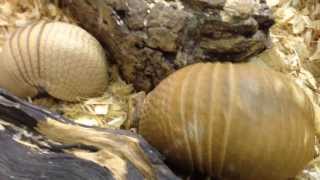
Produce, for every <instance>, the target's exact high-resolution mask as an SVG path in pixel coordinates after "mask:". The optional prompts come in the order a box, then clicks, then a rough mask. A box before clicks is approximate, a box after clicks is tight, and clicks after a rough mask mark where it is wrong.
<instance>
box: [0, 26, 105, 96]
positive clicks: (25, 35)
mask: <svg viewBox="0 0 320 180" xmlns="http://www.w3.org/2000/svg"><path fill="white" fill-rule="evenodd" d="M107 67H108V64H107V61H106V58H105V54H104V50H103V48H102V47H101V45H100V44H99V42H98V41H97V40H96V39H95V38H94V37H93V36H92V35H90V34H89V33H88V32H86V31H85V30H83V29H81V28H80V27H78V26H76V25H71V24H67V23H63V22H47V21H40V22H37V23H34V24H31V25H28V26H26V27H24V28H21V29H18V30H17V31H16V32H15V33H13V34H12V35H11V36H10V38H9V39H8V40H7V42H6V43H5V45H4V47H3V52H2V55H1V59H0V87H1V88H4V89H7V90H8V91H10V92H12V93H13V94H15V95H17V96H20V97H27V96H30V97H32V96H35V95H37V94H38V93H39V92H41V91H45V92H47V93H48V94H49V95H51V96H53V97H56V98H58V99H62V100H66V101H76V100H78V99H79V98H81V97H92V96H97V95H99V94H101V93H103V92H104V90H105V89H106V87H107V83H108V74H107Z"/></svg>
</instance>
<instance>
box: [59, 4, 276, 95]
mask: <svg viewBox="0 0 320 180" xmlns="http://www.w3.org/2000/svg"><path fill="white" fill-rule="evenodd" d="M59 2H60V5H61V7H63V9H64V11H65V12H66V13H69V14H70V15H71V16H72V17H74V19H76V20H77V21H78V23H79V25H81V26H82V27H83V28H85V29H86V30H88V31H89V32H90V33H91V34H93V35H94V36H95V37H96V38H97V39H98V40H99V41H100V42H101V43H102V45H103V46H104V47H105V49H106V51H107V53H108V55H109V56H110V59H113V61H114V62H115V63H117V64H118V65H119V68H120V72H121V74H122V76H123V78H124V79H125V80H126V81H127V82H130V83H132V84H133V85H134V86H135V88H136V89H138V90H146V91H149V90H151V89H152V88H153V87H154V86H155V85H157V84H158V83H159V82H160V81H161V80H162V79H163V78H164V77H166V76H167V75H168V74H170V73H172V72H173V71H175V70H176V69H179V68H181V67H184V66H186V65H188V64H193V63H196V62H199V61H217V60H221V61H236V62H238V61H246V60H247V57H249V56H252V55H255V54H257V53H259V52H261V51H263V50H264V49H265V48H266V47H267V45H268V43H269V41H268V36H269V35H268V29H269V27H270V26H271V25H272V24H273V18H272V15H271V10H270V9H269V8H268V6H267V5H266V3H265V1H251V0H248V1H243V0H217V1H208V0H175V1H167V0H157V1H155V0H90V1H89V0H84V1H76V0H73V1H72V0H60V1H59Z"/></svg>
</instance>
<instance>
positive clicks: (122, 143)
mask: <svg viewBox="0 0 320 180" xmlns="http://www.w3.org/2000/svg"><path fill="white" fill-rule="evenodd" d="M0 118H1V119H3V120H5V121H6V122H7V123H10V124H14V125H15V126H19V127H23V126H25V127H28V130H29V131H30V132H33V133H39V134H40V135H42V136H43V137H44V138H45V139H47V142H48V143H49V146H48V147H47V148H48V149H49V150H51V151H52V150H54V151H56V150H60V151H62V152H66V153H68V154H72V155H73V157H74V158H75V159H76V160H74V161H75V164H77V161H79V163H81V162H82V161H84V160H87V161H84V162H88V161H90V162H94V163H95V165H96V166H97V165H100V166H101V167H105V168H106V169H105V172H104V173H106V174H110V173H109V171H110V172H111V174H112V177H114V178H115V179H143V178H145V179H178V177H176V176H175V175H174V174H173V173H172V171H171V170H170V169H169V168H168V167H167V166H166V165H165V164H164V163H163V161H162V159H161V155H160V154H159V153H158V152H157V151H156V150H155V149H154V148H152V147H151V146H150V145H149V144H148V143H147V142H146V141H145V140H144V139H143V138H142V137H140V136H139V135H137V134H134V133H132V132H130V131H125V130H112V129H102V128H91V127H86V126H83V125H78V124H76V123H74V122H72V121H70V120H68V119H66V118H64V117H62V116H61V115H59V114H56V113H53V112H50V111H48V110H45V109H42V108H40V107H37V106H35V105H32V104H30V103H27V102H25V101H23V100H21V99H19V98H17V97H15V96H13V95H11V94H9V93H8V92H6V91H4V90H1V89H0ZM7 139H8V137H7ZM9 139H10V138H9ZM8 141H9V140H8ZM52 141H53V142H54V143H52ZM38 143H39V144H41V143H40V142H38ZM14 146H16V145H14ZM1 147H3V146H1ZM14 148H15V149H19V148H18V146H16V147H14ZM17 151H18V150H17ZM20 151H23V152H21V155H22V159H26V158H28V157H25V156H26V154H28V151H27V150H26V149H22V150H20ZM9 153H10V151H9ZM23 153H24V154H23ZM11 156H12V158H13V159H14V154H12V155H11ZM34 156H39V154H34ZM52 156H55V155H54V154H52ZM65 156H66V157H69V156H70V155H65ZM18 157H19V156H17V158H18ZM62 157H63V156H62ZM76 157H77V158H78V159H77V158H76ZM29 158H32V156H31V157H29ZM38 158H39V159H40V160H42V161H44V162H42V163H45V160H46V157H38ZM62 159H63V158H62ZM80 159H84V160H81V161H80ZM40 160H39V162H40ZM61 162H63V161H62V160H61ZM21 163H22V164H23V162H21ZM36 165H37V164H35V166H36ZM89 165H90V166H93V165H92V163H91V164H90V163H89V164H87V166H89ZM0 166H4V168H10V167H8V166H9V164H0ZM57 166H58V165H57ZM70 168H71V167H70ZM96 168H98V167H96ZM66 169H67V168H66ZM74 169H75V170H78V171H79V172H77V173H79V174H81V171H84V172H86V171H85V170H84V169H81V168H78V169H76V168H74ZM98 170H99V168H98V169H96V170H95V171H98ZM108 170H109V171H108ZM35 171H39V173H40V172H41V171H42V169H41V166H39V168H38V169H37V168H35ZM99 171H101V170H99ZM61 173H62V172H61ZM93 173H94V172H93ZM48 175H50V173H49V174H48ZM93 175H94V174H93ZM64 176H65V177H69V175H68V174H64ZM50 178H51V177H49V179H50ZM67 179H72V176H70V178H67Z"/></svg>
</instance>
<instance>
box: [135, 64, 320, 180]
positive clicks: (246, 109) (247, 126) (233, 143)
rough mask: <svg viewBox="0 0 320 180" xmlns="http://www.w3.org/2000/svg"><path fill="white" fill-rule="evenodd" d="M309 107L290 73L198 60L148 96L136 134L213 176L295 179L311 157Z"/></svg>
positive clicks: (178, 162)
mask: <svg viewBox="0 0 320 180" xmlns="http://www.w3.org/2000/svg"><path fill="white" fill-rule="evenodd" d="M313 118H314V114H313V108H312V104H311V102H310V100H309V99H308V97H307V96H306V95H305V94H304V92H303V91H302V90H301V89H300V88H299V87H297V86H296V85H295V84H294V83H293V82H292V81H290V80H289V78H287V77H285V76H284V75H282V74H280V73H276V72H274V71H272V70H269V69H266V68H261V67H257V66H255V65H252V64H231V63H214V64H210V63H208V64H196V65H191V66H188V67H186V68H183V69H182V70H179V71H177V72H175V73H174V74H172V75H170V76H169V77H168V78H166V79H165V80H163V81H162V82H161V83H160V84H159V85H158V86H157V87H156V88H155V89H154V90H153V91H152V92H151V93H149V94H148V96H147V98H146V99H145V102H144V106H143V110H142V116H141V120H140V124H139V128H140V129H139V132H140V133H141V134H142V135H143V136H144V137H145V138H146V139H147V140H148V141H149V142H150V143H151V144H152V145H153V146H155V147H156V148H157V149H159V150H160V152H162V153H163V154H164V155H165V156H166V157H167V158H168V159H167V160H168V162H169V163H171V164H172V165H173V166H176V167H178V168H180V169H183V170H188V171H189V172H192V171H198V172H201V173H204V174H209V175H212V176H215V177H218V178H222V179H223V178H226V179H243V180H264V179H265V180H277V179H283V180H284V179H286V178H288V177H293V176H295V175H296V174H297V173H298V172H299V171H300V170H301V169H302V168H303V167H304V165H305V164H306V163H307V162H308V161H309V160H311V159H312V158H313V155H314V149H313V148H314V137H315V135H314V129H313Z"/></svg>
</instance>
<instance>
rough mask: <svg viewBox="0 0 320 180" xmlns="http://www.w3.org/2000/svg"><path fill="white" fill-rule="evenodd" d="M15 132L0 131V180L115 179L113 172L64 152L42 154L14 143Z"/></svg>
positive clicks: (8, 130)
mask: <svg viewBox="0 0 320 180" xmlns="http://www.w3.org/2000/svg"><path fill="white" fill-rule="evenodd" d="M14 135H15V134H14V130H12V129H11V130H10V127H6V128H5V129H2V130H0V147H1V152H0V167H1V168H0V179H3V180H6V179H19V180H37V179H60V180H71V179H90V180H91V179H92V180H103V179H114V176H113V175H112V173H111V171H109V170H108V169H106V168H103V167H101V166H99V165H97V164H95V163H93V162H90V161H87V160H83V159H80V158H77V157H75V156H73V155H68V154H65V153H54V152H45V153H44V152H41V151H39V150H37V149H31V148H30V147H28V146H24V145H22V144H19V143H18V142H16V141H14V140H13V137H14Z"/></svg>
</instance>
